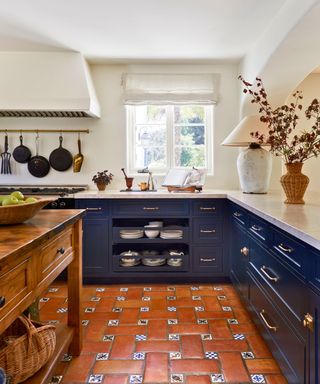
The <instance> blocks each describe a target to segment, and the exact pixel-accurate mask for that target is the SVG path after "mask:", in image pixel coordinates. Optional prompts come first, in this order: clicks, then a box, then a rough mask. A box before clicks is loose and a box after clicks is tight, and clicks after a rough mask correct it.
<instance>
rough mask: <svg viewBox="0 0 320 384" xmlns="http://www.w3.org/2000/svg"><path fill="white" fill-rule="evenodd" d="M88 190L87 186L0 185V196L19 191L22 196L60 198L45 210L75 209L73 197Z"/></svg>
mask: <svg viewBox="0 0 320 384" xmlns="http://www.w3.org/2000/svg"><path fill="white" fill-rule="evenodd" d="M86 189H88V186H87V185H62V186H60V185H2V186H0V195H9V194H10V193H11V192H13V191H21V192H22V193H23V194H24V195H26V196H28V195H42V196H43V195H46V196H50V195H51V196H60V197H59V199H57V200H56V201H53V202H52V203H50V204H48V205H47V206H46V207H45V208H47V209H72V208H75V201H74V195H75V194H76V193H78V192H81V191H85V190H86Z"/></svg>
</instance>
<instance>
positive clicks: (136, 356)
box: [132, 352, 146, 360]
mask: <svg viewBox="0 0 320 384" xmlns="http://www.w3.org/2000/svg"><path fill="white" fill-rule="evenodd" d="M145 358H146V354H145V352H134V353H133V355H132V359H133V360H144V359H145Z"/></svg>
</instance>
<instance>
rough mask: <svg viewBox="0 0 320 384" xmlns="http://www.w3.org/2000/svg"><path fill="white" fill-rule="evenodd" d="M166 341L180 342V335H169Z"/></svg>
mask: <svg viewBox="0 0 320 384" xmlns="http://www.w3.org/2000/svg"><path fill="white" fill-rule="evenodd" d="M168 339H169V340H180V335H178V334H176V333H169V335H168Z"/></svg>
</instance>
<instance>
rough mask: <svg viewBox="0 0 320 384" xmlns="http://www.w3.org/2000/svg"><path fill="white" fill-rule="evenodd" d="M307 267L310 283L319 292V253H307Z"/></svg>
mask: <svg viewBox="0 0 320 384" xmlns="http://www.w3.org/2000/svg"><path fill="white" fill-rule="evenodd" d="M307 257H308V265H309V269H310V273H309V274H308V275H309V276H310V282H311V284H312V285H313V286H315V287H316V288H317V289H318V290H319V291H320V252H317V251H309V252H308V256H307Z"/></svg>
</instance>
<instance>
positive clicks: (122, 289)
mask: <svg viewBox="0 0 320 384" xmlns="http://www.w3.org/2000/svg"><path fill="white" fill-rule="evenodd" d="M120 292H128V288H120Z"/></svg>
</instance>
